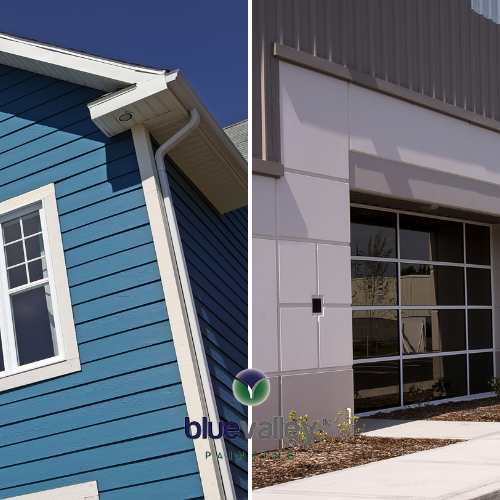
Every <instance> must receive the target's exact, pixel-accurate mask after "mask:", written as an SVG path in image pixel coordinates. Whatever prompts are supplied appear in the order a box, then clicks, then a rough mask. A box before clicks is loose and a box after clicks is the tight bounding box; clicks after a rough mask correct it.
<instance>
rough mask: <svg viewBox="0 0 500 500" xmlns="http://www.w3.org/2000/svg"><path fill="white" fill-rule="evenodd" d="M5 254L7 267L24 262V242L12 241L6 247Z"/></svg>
mask: <svg viewBox="0 0 500 500" xmlns="http://www.w3.org/2000/svg"><path fill="white" fill-rule="evenodd" d="M5 255H6V257H7V267H10V266H15V265H16V264H20V263H21V262H24V250H23V242H22V241H19V242H17V243H12V244H10V245H7V246H6V247H5Z"/></svg>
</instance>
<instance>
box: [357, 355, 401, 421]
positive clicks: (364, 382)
mask: <svg viewBox="0 0 500 500" xmlns="http://www.w3.org/2000/svg"><path fill="white" fill-rule="evenodd" d="M353 371H354V412H355V413H359V412H363V411H371V410H381V409H382V408H391V407H393V406H400V401H399V361H381V362H380V363H361V364H355V365H354V366H353Z"/></svg>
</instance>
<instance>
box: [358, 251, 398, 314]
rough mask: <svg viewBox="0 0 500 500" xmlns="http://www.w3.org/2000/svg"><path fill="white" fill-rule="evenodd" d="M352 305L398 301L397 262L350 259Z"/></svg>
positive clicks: (394, 302) (383, 304) (390, 303)
mask: <svg viewBox="0 0 500 500" xmlns="http://www.w3.org/2000/svg"><path fill="white" fill-rule="evenodd" d="M351 292H352V305H353V306H390V305H396V304H397V303H398V284H397V264H395V263H393V262H383V261H367V260H353V261H351Z"/></svg>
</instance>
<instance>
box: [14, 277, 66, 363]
mask: <svg viewBox="0 0 500 500" xmlns="http://www.w3.org/2000/svg"><path fill="white" fill-rule="evenodd" d="M11 302H12V316H13V320H14V330H15V337H16V346H17V356H18V360H19V365H21V366H22V365H26V364H28V363H33V362H35V361H39V360H41V359H47V358H51V357H53V356H55V355H56V354H57V353H56V352H55V348H54V346H55V345H56V342H55V326H54V315H53V313H52V304H51V298H50V291H49V285H45V286H39V287H37V288H31V289H30V290H27V291H25V292H21V293H17V294H14V295H12V296H11Z"/></svg>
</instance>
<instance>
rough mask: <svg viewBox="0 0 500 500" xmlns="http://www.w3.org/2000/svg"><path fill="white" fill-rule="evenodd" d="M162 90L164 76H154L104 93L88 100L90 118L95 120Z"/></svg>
mask: <svg viewBox="0 0 500 500" xmlns="http://www.w3.org/2000/svg"><path fill="white" fill-rule="evenodd" d="M163 90H167V81H166V79H165V77H164V76H156V77H155V78H152V79H150V80H148V81H146V82H142V83H137V84H136V85H131V86H129V87H126V88H124V89H122V90H118V91H116V92H113V93H112V94H106V95H104V96H103V97H100V98H99V99H96V100H95V101H92V102H89V103H88V104H87V107H88V108H89V110H90V117H91V119H92V120H95V119H97V118H100V117H102V116H105V115H108V114H110V113H113V112H115V111H116V110H118V109H120V108H123V107H127V106H129V105H131V104H133V103H136V102H139V101H141V100H143V99H146V98H148V97H150V96H152V95H154V94H158V93H159V92H162V91H163Z"/></svg>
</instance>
